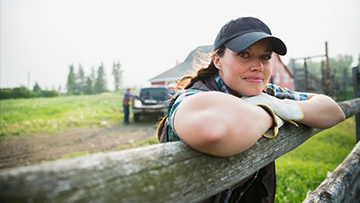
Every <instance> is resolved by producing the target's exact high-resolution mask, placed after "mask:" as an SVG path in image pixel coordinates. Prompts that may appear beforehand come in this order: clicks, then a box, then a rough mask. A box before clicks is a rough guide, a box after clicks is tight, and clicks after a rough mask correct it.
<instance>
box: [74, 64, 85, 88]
mask: <svg viewBox="0 0 360 203" xmlns="http://www.w3.org/2000/svg"><path fill="white" fill-rule="evenodd" d="M85 87H86V77H85V72H84V69H83V67H82V66H81V64H79V72H78V74H77V75H76V94H81V92H82V93H84V92H85Z"/></svg>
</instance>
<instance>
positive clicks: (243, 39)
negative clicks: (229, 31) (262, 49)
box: [225, 32, 287, 55]
mask: <svg viewBox="0 0 360 203" xmlns="http://www.w3.org/2000/svg"><path fill="white" fill-rule="evenodd" d="M262 39H269V41H270V43H271V46H272V50H273V51H274V52H275V53H277V54H279V55H285V54H286V52H287V49H286V46H285V44H284V42H283V41H281V40H280V39H279V38H277V37H274V36H272V35H269V34H267V33H264V32H250V33H246V34H243V35H240V36H237V37H235V38H233V39H231V40H229V41H228V42H226V43H225V46H226V47H227V48H229V49H230V50H231V51H233V52H240V51H243V50H245V49H247V48H249V47H250V46H252V45H253V44H255V43H256V42H258V41H260V40H262Z"/></svg>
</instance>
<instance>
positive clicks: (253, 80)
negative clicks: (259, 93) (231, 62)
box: [244, 77, 263, 83]
mask: <svg viewBox="0 0 360 203" xmlns="http://www.w3.org/2000/svg"><path fill="white" fill-rule="evenodd" d="M244 79H245V80H246V81H248V82H256V83H259V82H263V79H262V78H261V77H247V78H244Z"/></svg>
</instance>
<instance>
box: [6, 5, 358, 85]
mask: <svg viewBox="0 0 360 203" xmlns="http://www.w3.org/2000/svg"><path fill="white" fill-rule="evenodd" d="M0 1H1V16H0V17H1V24H0V26H1V35H0V37H1V38H0V40H1V43H0V46H1V50H0V51H1V52H0V54H1V58H0V65H1V67H0V68H1V69H0V71H1V72H0V74H1V75H0V76H1V78H0V79H1V81H0V82H1V83H0V87H1V88H8V87H10V88H12V87H18V86H20V85H24V86H26V87H28V86H29V88H30V89H32V88H33V86H34V84H35V82H37V83H38V84H39V85H40V87H41V88H43V89H45V88H47V89H52V88H55V89H56V90H58V88H59V86H61V91H66V89H65V87H66V81H67V76H68V74H69V65H71V64H72V65H74V68H75V71H76V72H77V71H78V67H79V64H81V65H82V67H83V68H84V70H85V74H86V75H89V74H90V73H91V67H94V69H95V70H97V69H98V67H99V66H100V65H101V63H103V64H104V67H105V73H106V76H107V80H108V88H109V89H110V90H113V89H114V85H113V77H112V75H111V69H112V64H113V62H114V61H116V62H120V64H121V69H122V70H123V71H124V72H123V87H125V86H146V85H149V84H150V83H149V82H148V80H149V79H151V78H153V77H155V76H157V75H159V74H160V73H162V72H164V71H166V70H168V69H170V68H173V67H174V66H175V65H176V61H179V62H183V61H184V60H185V58H186V57H187V55H188V54H189V53H190V52H191V51H192V50H193V49H195V48H196V47H198V46H203V45H211V44H212V43H213V41H214V39H215V37H216V35H217V33H218V31H219V30H220V28H221V27H222V25H224V24H225V23H226V22H227V21H228V20H230V19H233V18H237V17H240V16H254V17H258V18H260V19H261V20H263V21H264V22H265V23H266V24H267V25H268V26H269V27H270V29H271V31H272V33H273V35H275V36H277V37H279V38H280V39H282V40H283V41H284V42H285V44H286V45H287V48H288V54H287V55H286V56H285V57H282V58H281V59H282V60H283V62H284V63H285V64H288V62H289V59H290V58H299V57H307V56H315V55H324V54H325V41H327V42H328V49H329V55H330V57H336V56H337V55H339V54H341V55H352V56H353V61H354V63H353V65H355V64H357V61H358V57H359V55H360V12H359V11H360V10H359V8H360V1H359V0H341V1H339V0H301V1H298V0H296V1H291V0H283V1H281V0H272V1H268V0H251V1H244V0H217V1H213V0H162V1H160V0H131V1H124V0H0ZM28 75H30V77H28ZM29 78H30V79H29Z"/></svg>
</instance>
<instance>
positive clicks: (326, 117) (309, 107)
mask: <svg viewBox="0 0 360 203" xmlns="http://www.w3.org/2000/svg"><path fill="white" fill-rule="evenodd" d="M308 97H309V99H308V100H306V101H299V102H298V103H299V105H300V106H301V108H302V110H303V113H304V119H303V120H301V121H299V122H300V123H303V124H306V125H308V126H311V127H314V128H319V129H325V128H330V127H332V126H334V125H336V124H337V123H339V122H341V121H343V120H344V119H345V114H344V112H343V111H342V110H341V108H340V107H339V105H338V104H337V103H336V102H335V101H334V100H332V99H331V98H330V97H328V96H325V95H320V94H308Z"/></svg>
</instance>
